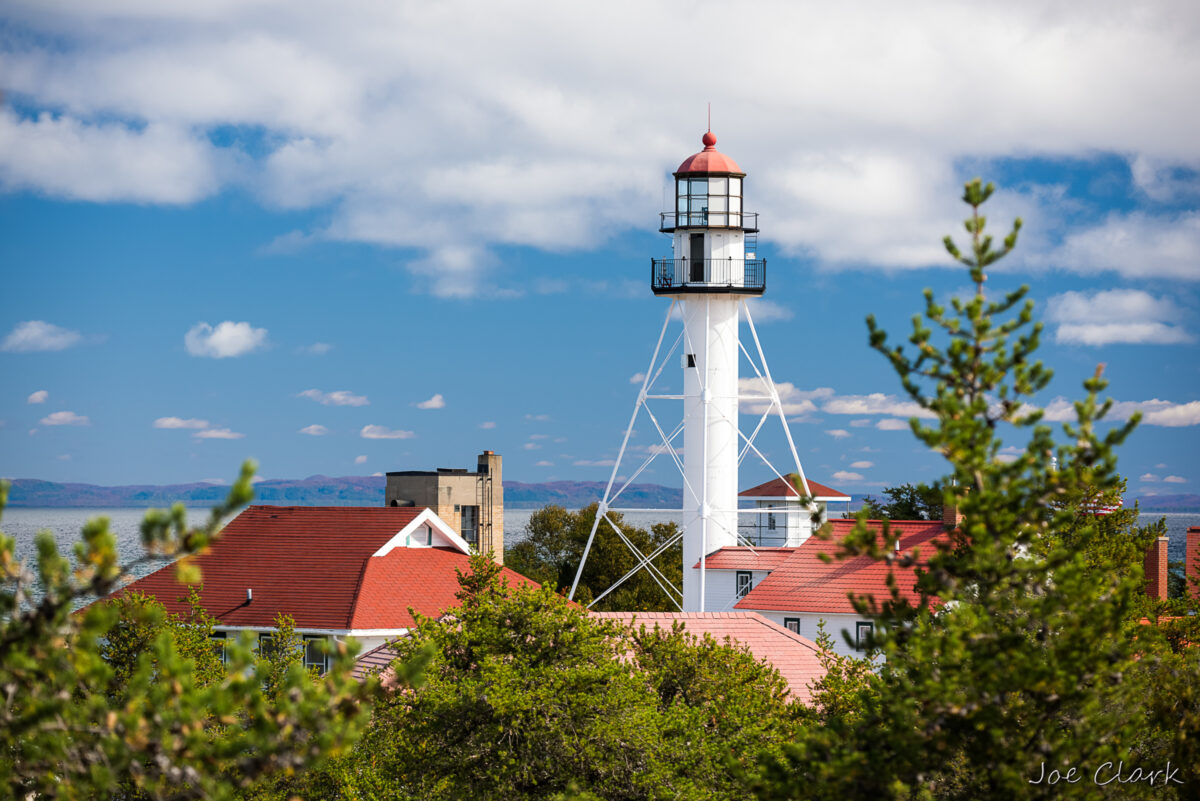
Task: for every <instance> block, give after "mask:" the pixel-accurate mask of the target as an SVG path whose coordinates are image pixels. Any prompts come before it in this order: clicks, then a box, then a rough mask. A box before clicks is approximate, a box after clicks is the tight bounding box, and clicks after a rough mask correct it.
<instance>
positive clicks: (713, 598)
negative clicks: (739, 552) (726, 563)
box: [696, 569, 767, 612]
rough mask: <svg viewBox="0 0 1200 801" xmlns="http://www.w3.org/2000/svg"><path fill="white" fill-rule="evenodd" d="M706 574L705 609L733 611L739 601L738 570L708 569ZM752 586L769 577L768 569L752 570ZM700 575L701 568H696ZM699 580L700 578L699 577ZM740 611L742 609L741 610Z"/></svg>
mask: <svg viewBox="0 0 1200 801" xmlns="http://www.w3.org/2000/svg"><path fill="white" fill-rule="evenodd" d="M705 572H706V575H705V576H704V585H705V586H704V611H705V612H731V611H734V609H733V607H734V604H736V603H737V602H738V599H737V598H736V597H735V596H736V593H737V574H738V573H739V572H745V571H738V570H708V571H705ZM749 572H750V576H751V578H750V587H751V589H753V588H754V587H757V586H758V582H760V581H762V580H763V579H765V578H766V577H767V571H766V570H751V571H749ZM696 573H697V575H699V573H700V571H699V569H697V570H696ZM697 581H699V578H697ZM739 611H740V610H739Z"/></svg>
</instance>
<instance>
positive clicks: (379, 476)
mask: <svg viewBox="0 0 1200 801" xmlns="http://www.w3.org/2000/svg"><path fill="white" fill-rule="evenodd" d="M382 477H383V473H381V472H380V471H378V470H376V471H375V472H374V473H372V474H371V478H382Z"/></svg>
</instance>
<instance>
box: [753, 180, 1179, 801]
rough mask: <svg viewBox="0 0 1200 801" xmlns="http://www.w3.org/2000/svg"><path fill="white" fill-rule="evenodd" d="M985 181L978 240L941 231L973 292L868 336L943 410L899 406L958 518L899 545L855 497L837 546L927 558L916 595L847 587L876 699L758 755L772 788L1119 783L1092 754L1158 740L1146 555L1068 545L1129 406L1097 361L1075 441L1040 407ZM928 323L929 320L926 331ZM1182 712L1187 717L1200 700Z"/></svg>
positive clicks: (837, 790)
mask: <svg viewBox="0 0 1200 801" xmlns="http://www.w3.org/2000/svg"><path fill="white" fill-rule="evenodd" d="M992 191H993V188H992V186H991V185H990V184H988V185H987V186H986V187H985V186H983V185H982V183H981V182H980V181H979V180H975V181H972V182H970V183H968V184H967V185H966V191H965V194H964V200H965V202H966V203H967V204H968V205H970V206H971V210H972V213H971V217H970V218H969V219H968V220H967V221H966V230H967V232H968V233H969V234H970V235H971V248H970V251H969V255H964V254H963V253H962V252H961V251H960V250H959V248H958V247H957V246H956V245H955V244H954V242H953V241H952V240H951V239H950V238H949V237H947V238H946V242H945V244H946V248H947V250H948V251H949V252H950V254H951V255H952V256H953V257H954V258H955V259H957V260H959V261H961V262H962V263H963V264H965V265H966V266H967V267H968V269H969V273H970V276H971V279H972V281H973V283H974V284H975V293H974V295H973V296H972V297H970V298H967V299H961V298H957V297H956V298H953V299H952V300H951V306H952V308H953V313H948V312H947V309H946V308H945V307H943V306H942V305H940V304H938V303H937V302H935V300H934V296H933V292H932V291H931V290H926V291H925V313H924V321H923V320H922V317H921V316H920V315H918V316H916V317H915V318H914V319H913V331H912V334H911V336H910V337H909V342H910V343H911V345H912V347H913V351H912V352H908V351H906V350H905V348H904V347H902V346H895V347H891V346H889V345H888V344H887V335H886V334H885V333H884V332H883V331H882V330H880V329H879V328H878V327H877V326H876V324H875V321H874V319H873V318H868V320H867V323H868V327H869V329H870V338H871V345H872V346H873V347H874V348H875V349H877V350H878V351H880V352H881V353H882V354H884V355H885V356H886V357H887V359H888V360H889V362H890V363H891V364H892V366H893V367H894V368H895V370H896V372H897V373H898V375H899V377H900V381H901V383H902V385H903V386H904V388H905V390H906V391H907V392H908V394H909V396H910V397H911V398H912V400H913V401H914V402H916V403H917V404H919V405H920V406H921V407H922V408H923V409H926V410H928V411H929V412H931V413H932V414H933V416H934V419H932V420H931V421H930V422H929V423H928V424H925V423H922V421H921V420H918V419H916V418H914V419H913V420H911V423H910V424H911V426H912V430H913V432H914V434H915V435H916V436H917V438H918V439H919V440H920V441H921V442H922V443H923V444H924V445H925V446H926V447H928V448H931V449H933V450H935V451H936V452H938V453H941V454H942V455H943V456H944V457H945V458H946V460H947V462H948V466H949V469H950V474H949V475H948V476H947V478H946V479H945V480H944V481H943V502H944V503H947V504H955V505H956V506H957V507H958V508H959V510H960V511H961V513H962V514H963V515H964V520H963V522H962V525H961V526H960V527H959V528H958V529H957V530H956V531H955V532H953V533H951V534H948V535H947V537H948V539H947V541H946V542H945V543H942V544H941V545H940V546H939V547H937V548H936V549H927V550H932V552H929V553H924V554H919V555H918V556H916V557H914V556H912V555H908V554H906V555H901V556H897V554H896V553H895V552H894V542H895V539H894V537H893V535H892V533H891V530H890V526H888V525H887V524H886V522H885V523H884V524H883V525H882V526H881V527H880V530H875V529H874V528H872V527H870V526H868V525H866V522H865V521H866V518H865V516H862V515H860V517H859V521H858V524H857V525H856V526H855V529H854V531H853V533H852V534H851V535H849V536H848V537H847V539H846V540H845V541H844V543H843V548H842V550H843V554H842V555H843V556H857V555H869V556H872V557H874V558H876V559H880V560H887V561H894V562H897V563H900V564H907V565H911V564H913V563H914V562H919V563H920V564H921V565H923V566H922V567H919V568H918V570H917V575H918V579H917V589H918V590H919V592H920V595H921V600H920V601H919V602H918V603H915V604H914V603H910V602H908V601H907V600H906V599H905V598H903V597H901V595H900V594H899V593H898V592H897V590H896V588H895V587H893V591H892V597H891V598H889V599H888V600H887V601H885V602H884V603H883V604H881V605H880V606H879V607H877V608H868V606H867V604H865V603H863V602H862V601H861V600H859V601H857V602H856V605H857V607H858V608H859V611H860V612H861V613H864V614H871V615H872V616H873V617H874V619H875V620H876V640H877V644H878V645H879V646H880V648H881V650H882V654H883V655H884V657H885V658H886V663H885V665H884V666H883V667H882V668H881V670H880V674H879V681H878V684H877V687H878V692H879V696H878V708H877V709H871V708H870V707H868V708H867V709H866V710H865V711H864V714H862V715H861V717H860V718H859V719H858V720H856V721H853V722H852V723H851V724H850V725H848V726H845V727H836V728H821V727H814V728H811V729H808V730H806V731H805V732H804V733H803V735H802V736H801V737H800V738H799V739H798V741H797V742H796V743H795V744H794V745H793V746H792V747H790V748H789V750H788V754H787V757H786V758H785V759H783V760H779V761H776V762H771V763H769V764H768V765H767V768H766V769H767V778H766V779H765V780H764V781H763V782H762V783H761V786H760V791H761V793H762V795H763V796H764V797H768V798H785V797H793V796H794V795H797V794H804V795H806V796H808V797H813V798H826V797H827V798H838V799H846V798H870V799H879V798H929V797H941V798H972V799H1013V798H1017V799H1026V798H1064V797H1073V796H1077V797H1095V796H1097V795H1098V794H1101V793H1108V792H1120V793H1122V794H1125V795H1126V796H1128V794H1129V793H1130V792H1131V791H1133V790H1134V788H1131V787H1128V786H1124V785H1122V786H1121V788H1120V790H1119V791H1118V790H1116V788H1113V789H1112V790H1110V791H1102V790H1100V789H1098V788H1097V787H1096V785H1094V784H1092V783H1091V782H1090V777H1091V770H1095V769H1096V768H1097V767H1099V766H1100V765H1101V764H1102V763H1103V762H1105V761H1108V760H1112V761H1113V763H1114V764H1115V763H1117V762H1119V761H1120V760H1122V759H1125V760H1126V764H1132V763H1131V762H1129V760H1130V759H1132V758H1133V757H1135V756H1136V755H1137V753H1139V751H1138V749H1141V748H1144V747H1145V746H1146V745H1147V744H1150V743H1153V742H1155V738H1154V734H1153V732H1150V731H1148V730H1147V727H1146V717H1145V715H1131V714H1129V712H1130V709H1131V708H1134V707H1138V706H1139V704H1141V706H1140V708H1141V709H1145V704H1144V703H1143V702H1144V698H1140V697H1139V694H1141V693H1142V692H1143V690H1144V687H1145V685H1144V683H1142V682H1139V681H1135V680H1134V679H1133V678H1132V677H1133V676H1134V674H1135V668H1137V667H1138V666H1139V665H1138V663H1139V658H1138V657H1139V656H1140V657H1142V660H1146V659H1147V658H1148V655H1147V653H1146V651H1145V649H1143V653H1141V654H1139V653H1138V652H1137V648H1136V647H1135V645H1139V646H1140V645H1146V646H1149V645H1150V643H1151V640H1152V637H1151V636H1150V635H1147V634H1146V633H1145V632H1144V631H1141V629H1144V627H1140V626H1139V625H1138V623H1137V620H1138V615H1137V611H1138V608H1139V606H1138V596H1139V594H1140V592H1141V590H1142V576H1141V571H1140V570H1138V569H1134V568H1132V567H1131V568H1130V569H1129V570H1128V571H1112V570H1096V569H1093V567H1092V566H1091V565H1090V562H1094V561H1095V560H1096V559H1097V558H1099V557H1102V558H1104V559H1108V558H1110V557H1109V556H1108V555H1106V553H1105V551H1104V550H1103V549H1095V548H1089V547H1079V545H1080V544H1081V543H1083V544H1088V543H1091V544H1097V543H1099V542H1100V541H1101V539H1102V528H1103V526H1104V525H1105V524H1104V523H1102V522H1098V518H1097V517H1096V516H1095V515H1092V514H1086V513H1081V506H1080V503H1079V499H1081V498H1091V497H1093V495H1094V494H1096V493H1099V494H1100V495H1102V496H1104V495H1107V494H1109V493H1112V492H1115V491H1117V490H1118V488H1119V486H1120V478H1119V476H1118V475H1117V473H1116V459H1115V455H1114V449H1115V448H1116V446H1118V445H1119V444H1120V443H1121V442H1122V441H1123V440H1124V439H1125V438H1126V437H1127V436H1128V435H1129V434H1130V432H1131V431H1132V430H1133V428H1134V426H1135V425H1136V424H1137V422H1138V418H1137V416H1136V415H1135V416H1134V418H1133V419H1131V420H1130V421H1128V422H1127V423H1126V424H1124V425H1115V426H1113V427H1112V428H1111V429H1109V430H1108V431H1107V432H1106V433H1104V434H1101V433H1099V432H1098V431H1097V423H1098V422H1099V421H1101V420H1102V419H1103V418H1104V416H1105V415H1106V414H1107V412H1108V411H1109V410H1110V408H1111V401H1104V402H1101V401H1100V400H1099V393H1100V392H1101V391H1103V389H1104V388H1105V382H1104V381H1103V379H1102V377H1101V373H1100V370H1097V372H1096V374H1095V376H1093V377H1092V378H1091V379H1089V380H1088V381H1086V382H1085V383H1084V389H1085V391H1086V395H1085V397H1084V399H1083V400H1081V401H1079V402H1077V403H1076V404H1075V411H1076V417H1077V420H1076V422H1074V423H1070V424H1066V425H1064V426H1063V433H1064V437H1063V440H1064V441H1065V442H1066V443H1067V444H1062V445H1056V443H1055V441H1054V438H1053V437H1052V434H1051V430H1050V428H1049V427H1047V426H1043V425H1039V421H1040V419H1041V416H1042V414H1041V411H1040V410H1039V409H1038V408H1037V407H1036V406H1035V405H1034V404H1033V396H1035V395H1036V394H1037V393H1038V392H1039V391H1041V390H1042V389H1044V388H1045V387H1046V386H1047V385H1048V383H1049V381H1050V378H1051V373H1050V371H1049V370H1048V369H1046V368H1045V367H1044V366H1043V365H1042V364H1041V362H1039V361H1036V360H1035V359H1034V352H1035V351H1036V349H1037V346H1038V339H1039V334H1040V331H1041V326H1040V324H1034V323H1033V304H1032V302H1031V301H1025V295H1026V293H1027V291H1028V290H1027V288H1026V287H1022V288H1020V289H1018V290H1016V291H1013V292H1010V293H1007V294H1006V295H1004V296H1003V297H1002V298H1001V299H999V300H994V299H990V298H989V297H987V296H986V295H985V293H984V284H985V282H986V280H987V268H988V267H989V266H990V265H992V264H994V263H995V262H996V261H997V260H998V259H1000V258H1002V257H1003V256H1004V255H1006V254H1007V253H1009V252H1010V251H1011V250H1012V249H1013V247H1015V245H1016V239H1017V233H1018V231H1019V229H1020V220H1017V221H1016V223H1015V224H1014V226H1013V228H1012V231H1011V232H1010V233H1009V234H1008V235H1007V236H1006V237H1005V239H1004V243H1003V247H1002V248H1000V249H994V248H993V241H992V237H991V236H988V235H986V234H985V233H984V229H985V224H986V223H985V218H984V217H983V216H982V215H981V214H980V206H981V205H982V204H983V203H984V201H986V200H987V198H988V196H990V195H991V194H992ZM1023 301H1024V302H1023ZM926 321H927V322H928V323H930V324H932V326H933V327H936V328H937V329H939V330H940V332H941V338H940V339H939V340H938V342H937V343H935V340H934V335H933V330H932V328H931V327H929V326H927V325H926ZM1016 433H1021V434H1024V435H1026V437H1027V441H1026V445H1025V447H1024V448H1023V449H1021V450H1020V452H1019V453H1018V455H1017V456H1016V458H1015V459H1012V460H1005V459H1001V458H999V457H1000V450H1001V447H1002V446H1003V444H1004V441H1003V435H1005V434H1016ZM1126 544H1127V543H1126ZM1126 544H1123V545H1122V547H1124V545H1126ZM1130 547H1133V546H1130ZM1137 635H1141V639H1140V640H1139V638H1138V636H1137ZM1146 664H1148V662H1147V663H1146ZM1177 667H1178V669H1179V670H1180V671H1181V673H1180V678H1179V679H1178V680H1177V682H1176V686H1182V685H1184V684H1186V682H1187V681H1193V682H1194V681H1195V679H1196V678H1197V676H1196V674H1195V672H1194V670H1195V661H1194V660H1192V661H1190V662H1188V663H1186V664H1185V663H1178V665H1177ZM1183 723H1184V725H1185V726H1193V725H1194V723H1195V718H1194V717H1193V718H1185V719H1184V722H1183ZM1168 725H1171V726H1173V722H1171V723H1168ZM1196 734H1197V731H1196V730H1195V728H1191V729H1190V730H1188V731H1187V732H1186V735H1187V736H1186V737H1183V738H1182V739H1183V740H1185V741H1187V742H1192V741H1193V740H1194V738H1195V736H1196ZM1189 738H1191V739H1189ZM1189 747H1191V746H1189ZM1147 752H1149V751H1147ZM1173 753H1174V754H1175V757H1176V761H1175V763H1174V764H1175V765H1176V766H1180V765H1181V763H1180V762H1179V761H1178V758H1179V757H1180V756H1182V755H1185V754H1186V753H1187V752H1186V751H1185V750H1184V749H1183V747H1182V746H1181V747H1179V748H1178V749H1176V750H1175V751H1174V752H1173ZM1182 764H1186V763H1182ZM1191 764H1195V763H1194V762H1193V763H1191ZM1043 765H1045V766H1046V769H1047V770H1053V769H1060V770H1063V771H1066V770H1068V769H1069V768H1071V767H1075V768H1077V769H1079V770H1080V771H1081V772H1083V773H1085V774H1086V775H1087V776H1088V780H1087V781H1084V782H1080V783H1077V784H1066V783H1059V784H1055V785H1050V784H1048V783H1047V782H1041V783H1036V782H1034V780H1035V779H1037V777H1038V776H1039V775H1040V771H1041V769H1042V766H1043ZM1143 767H1145V768H1146V769H1150V768H1151V767H1153V768H1155V769H1157V768H1162V767H1165V766H1164V765H1154V766H1150V765H1145V766H1143ZM1089 768H1090V770H1089ZM1153 789H1154V791H1156V792H1160V791H1161V787H1157V788H1153Z"/></svg>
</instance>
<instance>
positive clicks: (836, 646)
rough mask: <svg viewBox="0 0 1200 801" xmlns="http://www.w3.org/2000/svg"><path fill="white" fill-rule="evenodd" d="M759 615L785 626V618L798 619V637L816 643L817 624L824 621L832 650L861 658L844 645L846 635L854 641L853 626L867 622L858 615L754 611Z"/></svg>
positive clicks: (843, 654) (849, 646) (858, 653)
mask: <svg viewBox="0 0 1200 801" xmlns="http://www.w3.org/2000/svg"><path fill="white" fill-rule="evenodd" d="M756 611H758V613H759V614H760V615H762V616H763V617H765V618H767V619H768V620H770V621H772V622H774V623H778V624H779V625H781V626H783V625H785V623H784V620H786V619H787V618H799V619H800V636H801V637H807V638H808V639H810V640H812V641H813V642H816V639H817V624H818V623H820V622H821V620H824V621H825V631H827V632H829V636H830V637H832V638H833V650H834V651H835V652H837V653H839V654H841V655H842V656H862V655H863V654H862V652H861V651H856V650H855V649H854V646H853V645H849V644H847V643H846V635H849V637H850V639H851V641H853V640H854V632H855V624H856V623H858V622H860V621H861V622H863V623H866V622H869V621H868V620H867V619H866V618H862V617H859V616H858V615H832V614H827V615H817V614H812V613H800V612H777V611H774V610H769V611H764V610H756Z"/></svg>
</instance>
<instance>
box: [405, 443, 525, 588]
mask: <svg viewBox="0 0 1200 801" xmlns="http://www.w3.org/2000/svg"><path fill="white" fill-rule="evenodd" d="M503 487H504V480H503V468H502V460H501V457H500V455H499V454H497V453H494V452H492V451H484V452H483V453H481V454H480V455H479V458H478V461H477V463H476V472H474V473H471V472H465V471H464V472H428V473H409V474H396V473H391V474H388V477H387V489H386V491H385V494H384V502H385V503H386V504H388V505H391V504H392V503H393V502H399V503H408V502H411V503H413V504H414V505H416V506H427V507H429V508H430V509H432V510H433V512H434V514H436V515H437V516H438V517H440V518H441V519H442V520H444V521H445V522H446V524H447V525H449V526H450V527H451V528H453V529H454V530H455V531H456V532H460V533H461V531H462V522H463V513H462V507H464V506H477V507H479V541H478V543H477V547H478V548H479V549H480V550H481V551H484V552H486V551H489V550H490V551H491V552H492V554H493V555H494V557H495V559H496V561H497V562H498V563H500V564H504V489H503Z"/></svg>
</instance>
